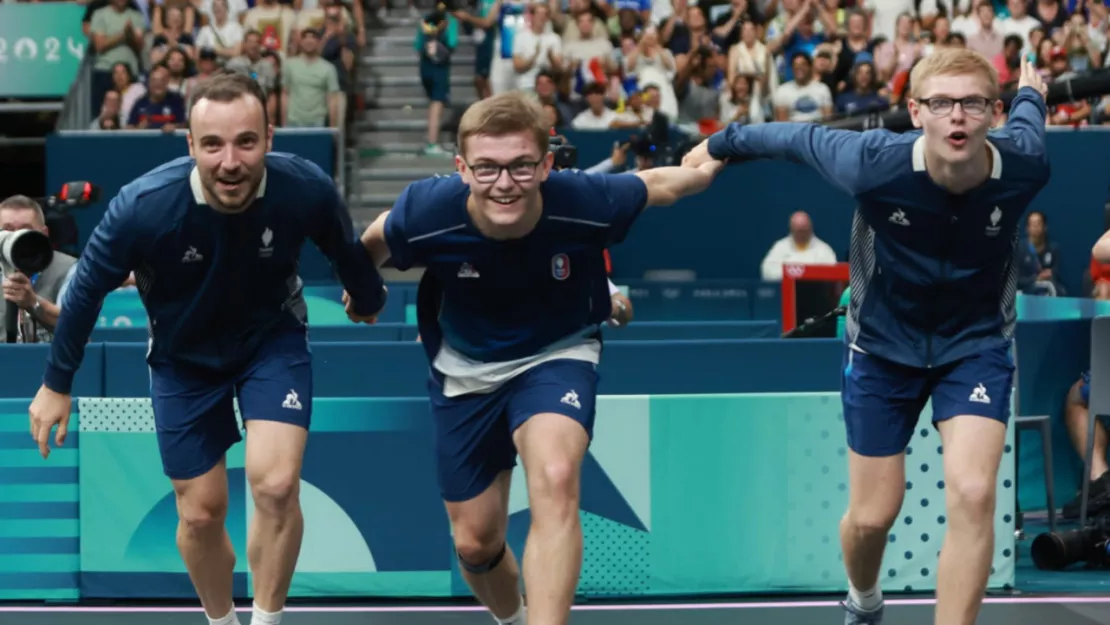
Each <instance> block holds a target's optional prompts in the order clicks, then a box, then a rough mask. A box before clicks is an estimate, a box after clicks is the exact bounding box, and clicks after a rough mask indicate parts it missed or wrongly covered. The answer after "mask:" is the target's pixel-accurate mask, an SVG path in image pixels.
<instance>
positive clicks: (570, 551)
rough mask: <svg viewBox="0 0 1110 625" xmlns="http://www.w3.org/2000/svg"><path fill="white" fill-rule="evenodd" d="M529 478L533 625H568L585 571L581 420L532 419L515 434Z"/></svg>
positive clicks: (585, 441)
mask: <svg viewBox="0 0 1110 625" xmlns="http://www.w3.org/2000/svg"><path fill="white" fill-rule="evenodd" d="M513 442H514V443H516V447H517V450H518V451H519V452H520V457H521V459H522V460H523V462H524V471H525V474H526V475H527V478H528V496H529V504H530V505H531V509H532V527H531V529H530V530H529V533H528V546H527V547H526V549H525V550H524V587H525V590H526V591H527V593H528V618H529V621H530V623H531V625H566V624H567V621H568V620H569V619H570V608H571V606H572V605H573V604H574V593H575V590H576V589H577V588H578V578H579V575H580V574H581V572H582V526H581V524H580V522H579V518H578V502H579V485H580V478H581V468H582V460H583V458H585V456H586V449H587V448H588V447H589V437H588V435H587V434H586V430H585V429H584V428H583V427H582V425H581V424H579V423H578V422H577V421H574V420H573V419H571V418H569V417H565V416H563V415H560V414H555V413H543V414H538V415H535V416H533V417H532V418H531V419H529V420H528V421H526V422H525V423H524V425H522V426H520V427H519V428H517V430H516V432H515V433H514V434H513Z"/></svg>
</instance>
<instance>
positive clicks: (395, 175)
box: [348, 8, 478, 227]
mask: <svg viewBox="0 0 1110 625" xmlns="http://www.w3.org/2000/svg"><path fill="white" fill-rule="evenodd" d="M369 19H370V23H369V24H368V25H367V45H366V48H365V49H364V50H363V52H362V58H361V59H359V63H360V66H359V82H360V84H359V87H360V88H361V89H362V92H363V93H364V94H365V99H366V110H365V111H364V112H363V113H362V114H361V115H360V116H359V117H358V118H357V121H356V122H355V123H354V127H353V129H352V133H353V134H354V135H355V141H354V147H353V148H351V149H350V150H349V151H348V156H349V160H348V162H349V163H351V171H350V178H349V180H350V184H349V188H348V201H349V203H350V207H351V214H352V217H353V218H354V220H355V225H356V227H362V226H365V225H367V224H369V223H370V222H371V221H373V220H374V218H376V217H377V216H378V214H380V213H381V211H383V210H388V209H389V208H391V207H392V206H393V202H394V200H396V199H397V196H398V195H399V194H400V193H401V191H402V190H403V189H404V188H405V187H406V186H407V185H408V184H409V183H411V182H412V181H414V180H419V179H420V178H425V177H428V176H432V175H435V174H442V173H449V172H451V171H453V170H454V161H453V160H452V158H451V157H450V156H425V155H423V154H422V151H423V149H424V146H425V143H426V142H427V138H426V133H427V119H428V101H427V98H426V97H425V95H424V88H423V87H422V86H421V82H420V63H419V59H418V58H417V55H416V51H415V50H414V49H413V40H414V39H415V37H416V28H417V24H418V21H419V20H418V19H417V18H414V17H412V16H411V15H410V14H409V12H408V9H407V8H404V9H401V8H396V9H391V10H390V12H389V13H387V14H386V15H385V16H384V17H373V16H372V17H370V18H369ZM477 99H478V95H477V92H476V91H475V89H474V44H473V43H472V42H471V41H470V40H469V38H468V37H465V36H460V42H459V46H458V47H457V48H456V50H455V54H454V56H453V57H452V67H451V105H450V107H448V108H447V109H446V110H445V112H444V116H443V124H444V126H446V125H448V124H450V122H451V121H452V117H453V115H452V112H453V111H461V110H464V109H465V108H466V106H468V105H469V104H471V103H473V102H474V101H475V100H477ZM440 143H441V144H442V145H443V146H444V147H445V148H446V149H448V150H451V149H453V146H454V138H453V137H452V136H451V135H450V133H448V132H441V133H440Z"/></svg>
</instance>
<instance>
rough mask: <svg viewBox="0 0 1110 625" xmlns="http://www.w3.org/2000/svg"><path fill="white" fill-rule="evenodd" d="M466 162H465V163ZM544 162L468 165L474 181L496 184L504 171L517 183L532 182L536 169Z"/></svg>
mask: <svg viewBox="0 0 1110 625" xmlns="http://www.w3.org/2000/svg"><path fill="white" fill-rule="evenodd" d="M464 162H465V161H464ZM541 162H542V161H513V162H511V163H509V164H508V165H500V164H498V163H478V164H477V165H471V164H470V163H466V166H467V167H469V168H470V171H471V173H472V174H474V179H475V180H477V181H478V182H496V181H497V179H498V178H500V177H501V172H502V171H507V172H509V177H510V178H512V179H513V180H514V181H516V182H531V181H532V180H533V179H535V177H536V168H538V167H539V166H540V163H541Z"/></svg>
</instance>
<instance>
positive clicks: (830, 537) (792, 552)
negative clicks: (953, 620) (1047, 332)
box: [783, 396, 1016, 592]
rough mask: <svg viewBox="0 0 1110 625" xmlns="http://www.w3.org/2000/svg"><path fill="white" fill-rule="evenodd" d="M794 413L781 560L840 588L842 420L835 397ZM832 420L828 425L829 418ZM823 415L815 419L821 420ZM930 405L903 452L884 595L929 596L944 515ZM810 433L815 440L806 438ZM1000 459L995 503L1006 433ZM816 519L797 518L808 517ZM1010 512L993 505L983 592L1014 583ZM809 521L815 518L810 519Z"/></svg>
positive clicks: (1008, 452) (843, 583)
mask: <svg viewBox="0 0 1110 625" xmlns="http://www.w3.org/2000/svg"><path fill="white" fill-rule="evenodd" d="M797 402H798V409H797V410H794V409H788V410H787V414H788V415H789V417H790V418H789V419H788V421H789V428H790V430H791V437H790V439H791V440H794V441H802V444H801V445H800V446H799V447H800V448H799V449H790V450H785V453H786V454H787V455H788V457H791V458H792V459H793V461H792V462H791V463H790V467H789V469H788V473H789V475H788V478H789V479H788V483H789V484H790V487H789V488H788V489H787V493H786V497H787V509H788V514H787V515H786V523H787V525H788V528H789V533H788V535H789V542H788V543H787V544H786V545H785V547H784V549H785V553H784V554H783V558H784V559H785V560H787V561H791V562H801V561H804V562H806V563H809V564H810V565H812V566H814V567H820V576H821V579H822V580H827V581H828V584H829V585H828V587H827V590H829V591H836V592H839V591H842V590H844V589H845V588H847V577H846V576H845V573H844V565H843V562H844V559H843V554H842V553H841V550H840V535H839V525H838V523H839V520H840V517H841V516H842V515H843V513H844V511H845V510H846V509H847V505H848V484H847V482H848V467H847V441H846V435H845V431H844V414H843V412H842V410H841V409H840V406H839V403H840V400H839V398H838V397H835V396H830V397H827V398H821V401H820V405H821V406H822V407H826V408H828V410H827V411H825V410H822V411H821V414H817V413H815V412H814V410H813V409H814V408H815V406H814V404H813V400H812V399H805V398H799V399H798V400H797ZM834 411H835V414H836V415H837V418H836V422H835V423H832V422H830V419H829V415H831V414H833V413H834ZM822 415H823V416H822ZM932 415H933V410H932V405H931V404H930V405H926V407H925V410H923V411H922V413H921V419H920V421H919V422H918V425H917V429H916V430H915V432H914V436H913V439H912V441H911V442H910V445H909V448H908V449H907V451H906V495H905V500H904V501H903V503H902V509H901V511H900V512H899V515H898V519H897V520H896V521H895V524H894V527H893V528H891V531H890V537H889V539H888V544H887V549H886V553H885V554H884V557H883V569H882V574H881V577H880V580H881V584H882V587H883V588H884V589H886V590H888V591H891V592H899V591H931V590H935V589H936V567H937V557H938V556H939V554H940V550H941V546H942V545H943V544H944V535H945V531H946V529H947V518H946V513H945V483H944V467H943V463H942V462H941V461H940V460H942V458H943V449H942V446H941V441H940V433H939V432H937V431H936V429H935V428H934V427H933V424H932ZM814 431H816V432H817V437H815V436H814ZM1006 436H1007V440H1006V447H1005V457H1004V459H1003V462H1002V468H1001V469H1000V471H999V476H998V489H999V500H1000V501H1001V500H1002V499H1003V493H1004V492H1005V491H1010V497H1009V498H1008V499H1009V500H1010V501H1012V492H1013V489H1014V460H1013V445H1014V429H1013V427H1012V426H1011V427H1010V428H1009V429H1008V431H1007V433H1006ZM815 501H817V502H819V503H818V505H819V509H820V517H819V518H815V517H814V516H808V515H804V514H799V512H798V511H802V510H815V508H814V502H815ZM1011 508H1012V506H1011V507H1008V506H1006V505H1002V504H1000V505H999V506H998V508H997V510H996V514H995V553H994V559H993V561H992V566H991V578H990V582H989V587H990V588H994V589H998V588H1002V589H1008V588H1009V587H1010V584H1011V582H1012V580H1013V576H1014V562H1015V559H1016V558H1015V542H1016V541H1015V537H1014V518H1013V510H1012V509H1011ZM814 514H816V512H815V513H814Z"/></svg>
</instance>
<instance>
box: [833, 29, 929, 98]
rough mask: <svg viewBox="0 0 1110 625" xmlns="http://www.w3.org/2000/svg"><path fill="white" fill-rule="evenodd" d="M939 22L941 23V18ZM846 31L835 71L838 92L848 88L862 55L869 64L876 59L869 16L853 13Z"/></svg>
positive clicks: (837, 56)
mask: <svg viewBox="0 0 1110 625" xmlns="http://www.w3.org/2000/svg"><path fill="white" fill-rule="evenodd" d="M938 21H940V19H939V18H938ZM845 29H846V32H847V35H846V36H845V37H844V38H843V39H841V40H840V51H839V53H838V54H837V55H836V68H835V69H833V76H834V77H835V78H836V84H837V85H838V89H837V90H838V91H840V90H842V89H843V88H844V87H847V86H848V84H849V82H850V81H851V78H850V74H852V72H853V71H854V69H855V67H856V63H857V62H858V56H859V55H860V54H866V55H867V59H868V61H869V62H873V61H874V57H873V56H872V55H871V52H872V48H873V46H872V45H871V38H870V36H869V35H868V28H867V16H866V15H864V14H863V13H862V12H860V11H852V12H851V13H849V14H848V20H847V22H846V26H845ZM840 85H843V87H840Z"/></svg>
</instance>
